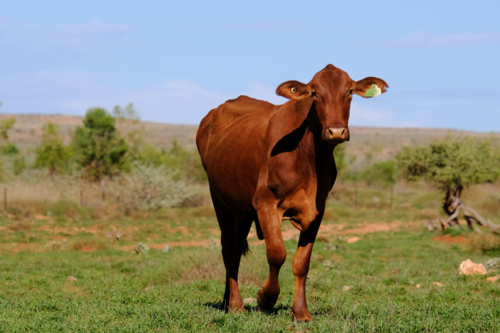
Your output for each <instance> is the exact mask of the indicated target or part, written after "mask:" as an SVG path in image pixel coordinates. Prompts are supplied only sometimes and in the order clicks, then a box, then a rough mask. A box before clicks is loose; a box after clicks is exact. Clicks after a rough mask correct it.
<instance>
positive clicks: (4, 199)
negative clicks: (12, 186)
mask: <svg viewBox="0 0 500 333" xmlns="http://www.w3.org/2000/svg"><path fill="white" fill-rule="evenodd" d="M3 209H4V210H5V211H7V187H4V188H3Z"/></svg>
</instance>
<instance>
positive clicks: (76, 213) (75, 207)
mask: <svg viewBox="0 0 500 333" xmlns="http://www.w3.org/2000/svg"><path fill="white" fill-rule="evenodd" d="M49 210H50V212H51V213H52V215H53V216H54V217H59V218H71V219H87V218H88V214H87V211H86V210H85V208H83V207H82V206H80V205H79V204H77V203H76V202H74V201H73V200H71V199H60V200H58V201H56V202H54V203H53V204H51V205H50V207H49Z"/></svg>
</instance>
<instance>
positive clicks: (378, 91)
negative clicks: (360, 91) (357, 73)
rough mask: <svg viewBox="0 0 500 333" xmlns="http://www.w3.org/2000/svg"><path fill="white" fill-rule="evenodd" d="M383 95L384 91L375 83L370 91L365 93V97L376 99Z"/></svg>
mask: <svg viewBox="0 0 500 333" xmlns="http://www.w3.org/2000/svg"><path fill="white" fill-rule="evenodd" d="M381 93H382V90H381V89H380V88H379V87H378V86H377V85H376V84H375V83H373V84H372V86H371V87H370V89H368V90H367V91H365V97H375V96H378V95H380V94H381Z"/></svg>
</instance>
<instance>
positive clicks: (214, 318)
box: [0, 186, 500, 332]
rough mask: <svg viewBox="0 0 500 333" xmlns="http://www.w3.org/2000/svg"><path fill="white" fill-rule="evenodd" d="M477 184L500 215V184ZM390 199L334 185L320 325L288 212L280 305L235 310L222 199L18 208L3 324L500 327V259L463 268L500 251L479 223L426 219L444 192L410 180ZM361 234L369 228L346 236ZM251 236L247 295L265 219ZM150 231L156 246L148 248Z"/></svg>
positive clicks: (315, 266)
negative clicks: (25, 213)
mask: <svg viewBox="0 0 500 333" xmlns="http://www.w3.org/2000/svg"><path fill="white" fill-rule="evenodd" d="M488 191H489V192H488ZM485 193H490V195H485ZM479 194H481V195H479ZM468 195H469V197H468V199H469V202H470V203H474V205H475V206H476V207H478V209H479V207H481V209H482V212H483V214H484V215H486V217H488V218H491V219H492V221H493V222H495V223H499V222H500V213H498V212H497V211H496V208H495V207H498V196H497V195H498V186H497V187H489V188H485V187H477V188H473V189H471V190H470V191H469V194H468ZM374 198H378V199H377V200H375V199H374ZM387 198H388V197H387V193H386V191H380V190H376V189H361V190H360V191H359V207H358V208H356V207H354V206H353V204H352V201H351V198H350V196H349V195H343V196H337V195H335V194H334V195H333V196H332V199H331V200H330V202H329V206H328V210H327V213H326V214H325V221H324V223H323V226H322V229H321V231H320V237H319V239H318V240H317V242H316V244H315V248H314V251H313V257H312V262H311V270H310V273H309V282H308V287H307V291H308V304H309V310H310V311H311V314H312V315H313V316H314V319H315V320H314V322H312V323H308V324H296V323H294V322H292V318H291V317H290V313H291V305H292V302H293V294H294V278H293V273H292V270H291V262H292V260H293V255H294V251H295V249H296V247H297V241H296V240H295V236H296V235H297V232H296V231H295V229H293V227H291V226H290V225H289V224H288V223H284V225H283V230H284V231H283V234H284V236H285V238H286V241H285V244H286V248H287V262H286V263H285V265H284V266H283V268H282V271H281V275H280V283H281V287H282V293H281V295H280V298H279V301H278V304H277V306H276V307H275V309H274V310H273V311H271V312H261V311H259V309H258V307H257V305H256V304H255V303H250V304H248V305H247V306H246V310H247V312H246V313H244V314H225V313H224V312H223V311H221V308H222V304H221V301H222V296H223V293H224V285H223V280H224V276H225V273H224V268H223V264H222V259H221V254H220V246H219V245H218V243H217V240H218V238H219V236H220V233H219V231H218V226H217V222H216V220H215V218H214V215H213V211H212V209H211V207H200V208H192V209H170V210H164V211H160V212H158V213H156V214H149V215H135V216H134V215H132V216H124V215H123V214H122V215H119V214H118V213H117V212H114V210H115V209H116V207H114V206H112V205H110V206H109V207H108V212H109V214H108V215H101V216H100V217H96V218H91V217H88V216H87V217H85V216H84V215H85V214H82V215H81V216H79V215H71V216H73V217H64V216H61V215H59V216H58V217H55V216H47V215H37V216H36V217H35V218H30V219H23V218H22V217H14V216H11V215H6V214H4V216H3V218H2V219H1V220H0V221H1V222H0V233H1V234H2V238H1V243H0V271H1V274H0V331H2V332H59V331H60V332H83V331H85V332H87V331H91V332H96V331H98V332H149V331H160V332H236V331H238V332H332V331H334V332H488V331H489V332H498V331H500V307H499V305H500V299H499V296H500V285H499V284H498V283H492V282H488V281H487V280H486V277H487V276H493V275H496V274H498V273H499V272H489V273H488V275H487V276H484V275H483V276H460V275H459V274H458V270H457V269H458V266H459V264H460V263H461V262H462V261H464V260H466V259H471V260H472V261H474V262H478V263H482V262H485V261H486V260H488V259H489V258H491V257H495V256H500V251H498V250H497V249H495V247H493V248H492V249H491V250H490V251H487V252H480V251H476V250H475V245H474V244H476V243H477V241H476V242H475V243H474V242H473V241H471V239H473V238H474V237H476V238H477V236H475V233H474V232H469V231H467V230H465V229H463V230H451V231H447V232H445V234H444V235H443V234H442V233H434V234H431V233H429V232H428V231H427V230H426V229H424V228H423V226H422V223H423V221H424V220H425V219H427V218H432V217H433V215H437V214H438V213H437V212H438V208H439V204H440V202H439V199H440V197H439V193H437V192H433V191H428V190H425V191H423V190H422V189H419V188H401V189H399V190H397V191H396V195H395V202H394V208H392V209H391V208H390V207H389V206H388V201H387ZM466 198H467V195H466ZM473 198H481V199H480V200H479V199H476V201H474V200H473ZM495 205H496V206H495ZM488 207H489V208H488ZM462 224H464V223H462ZM486 233H487V230H484V232H483V234H486ZM116 235H120V236H121V237H120V239H118V240H116ZM436 236H437V237H436ZM354 237H359V238H360V239H359V240H358V241H356V242H353V243H347V242H346V240H347V239H352V238H354ZM249 241H250V244H251V246H250V247H251V251H252V252H251V253H250V254H249V255H248V256H246V257H245V258H244V259H243V261H242V266H241V276H240V285H241V293H242V296H243V298H248V297H254V298H255V297H256V293H257V291H258V290H259V288H260V286H261V285H262V283H263V282H264V281H265V278H266V276H267V262H266V258H265V247H264V245H262V242H261V241H258V239H257V238H256V237H255V234H254V232H252V233H251V235H250V239H249ZM139 242H142V243H144V244H147V245H148V246H149V248H150V250H149V251H147V252H146V253H142V252H141V251H140V250H137V251H136V250H135V248H136V247H137V244H138V243H139ZM166 244H168V245H169V246H170V251H164V248H165V245H166ZM69 277H74V278H76V279H77V280H76V281H73V282H71V281H69V280H68V278H69ZM436 282H437V283H439V284H442V285H443V286H440V285H438V284H436ZM343 289H344V290H343ZM345 289H348V290H345Z"/></svg>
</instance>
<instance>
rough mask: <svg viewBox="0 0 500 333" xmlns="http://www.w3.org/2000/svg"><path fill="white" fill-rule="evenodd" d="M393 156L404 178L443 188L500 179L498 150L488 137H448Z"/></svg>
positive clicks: (448, 188)
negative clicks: (424, 181)
mask: <svg viewBox="0 0 500 333" xmlns="http://www.w3.org/2000/svg"><path fill="white" fill-rule="evenodd" d="M396 158H397V163H398V169H399V170H400V172H401V175H402V177H403V178H404V179H406V180H408V181H410V182H412V181H419V180H421V179H424V180H426V181H428V182H430V183H432V184H434V185H435V186H436V187H438V188H440V189H442V190H443V191H455V189H458V188H463V187H467V186H469V185H473V184H481V183H487V182H493V181H496V180H497V179H499V178H500V151H499V149H498V146H496V145H495V144H494V142H493V139H491V138H485V139H478V138H468V137H466V138H451V137H448V138H446V139H444V140H439V141H434V142H432V143H431V144H429V145H426V146H422V147H416V148H409V147H405V149H404V150H403V151H402V152H400V153H398V154H397V157H396ZM458 195H460V193H458Z"/></svg>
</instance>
